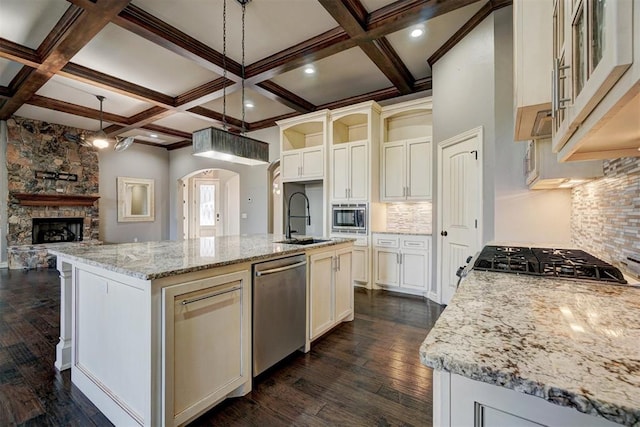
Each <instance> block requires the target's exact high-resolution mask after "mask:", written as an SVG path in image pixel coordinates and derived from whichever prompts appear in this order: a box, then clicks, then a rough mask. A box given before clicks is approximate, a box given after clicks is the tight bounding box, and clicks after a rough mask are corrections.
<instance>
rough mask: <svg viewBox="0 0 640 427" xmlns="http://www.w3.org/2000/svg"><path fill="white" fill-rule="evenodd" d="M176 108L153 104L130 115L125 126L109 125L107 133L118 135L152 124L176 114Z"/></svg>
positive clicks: (108, 134)
mask: <svg viewBox="0 0 640 427" xmlns="http://www.w3.org/2000/svg"><path fill="white" fill-rule="evenodd" d="M174 113H175V111H174V110H167V109H166V108H163V107H159V106H157V105H156V106H153V107H151V108H149V109H146V110H144V111H142V112H140V113H138V114H136V115H133V116H131V117H129V119H128V120H127V124H126V125H124V126H118V128H116V127H112V126H109V128H110V129H109V130H108V131H107V129H105V130H104V131H105V133H106V134H107V136H116V135H118V134H121V133H124V132H128V131H130V130H132V129H138V128H141V127H143V126H145V125H148V124H151V123H153V122H155V121H157V120H160V119H163V118H165V117H167V116H170V115H172V114H174Z"/></svg>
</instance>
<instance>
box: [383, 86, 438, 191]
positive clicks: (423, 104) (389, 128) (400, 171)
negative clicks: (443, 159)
mask: <svg viewBox="0 0 640 427" xmlns="http://www.w3.org/2000/svg"><path fill="white" fill-rule="evenodd" d="M380 117H381V119H380V134H381V138H382V142H381V144H380V152H381V155H380V201H383V202H400V201H424V200H431V195H432V188H431V187H432V185H431V170H432V151H433V145H432V140H431V134H432V104H431V98H423V99H418V100H414V101H407V102H402V103H398V104H394V105H389V106H386V107H383V108H382V113H381V116H380Z"/></svg>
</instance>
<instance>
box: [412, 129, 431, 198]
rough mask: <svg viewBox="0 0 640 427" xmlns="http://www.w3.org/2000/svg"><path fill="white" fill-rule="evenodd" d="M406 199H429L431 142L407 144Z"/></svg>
mask: <svg viewBox="0 0 640 427" xmlns="http://www.w3.org/2000/svg"><path fill="white" fill-rule="evenodd" d="M407 199H408V200H428V199H431V140H430V139H428V140H425V141H414V142H407Z"/></svg>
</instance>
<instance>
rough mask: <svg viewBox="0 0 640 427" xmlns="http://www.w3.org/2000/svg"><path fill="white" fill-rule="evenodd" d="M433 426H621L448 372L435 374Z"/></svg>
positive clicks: (534, 397) (537, 398)
mask: <svg viewBox="0 0 640 427" xmlns="http://www.w3.org/2000/svg"><path fill="white" fill-rule="evenodd" d="M433 391H434V399H433V400H434V408H433V425H437V426H442V427H445V426H446V427H449V426H450V427H454V426H479V427H498V426H509V427H539V426H551V427H561V426H563V427H564V426H590V427H613V426H618V425H619V424H616V423H613V422H611V421H608V420H606V419H604V418H602V417H597V416H594V415H588V414H584V413H581V412H578V411H576V410H575V409H574V408H571V407H566V406H560V405H556V404H553V403H551V402H548V401H546V400H544V399H541V398H539V397H537V396H532V395H529V394H524V393H520V392H518V391H515V390H511V389H508V388H505V387H500V386H497V385H494V384H489V383H484V382H481V381H474V380H471V379H469V378H466V377H463V376H461V375H457V374H451V373H449V372H444V371H439V370H435V371H434V372H433Z"/></svg>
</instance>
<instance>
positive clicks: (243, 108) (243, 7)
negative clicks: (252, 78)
mask: <svg viewBox="0 0 640 427" xmlns="http://www.w3.org/2000/svg"><path fill="white" fill-rule="evenodd" d="M246 8H247V3H246V2H242V76H241V77H242V135H244V134H246V133H247V129H246V126H245V120H244V114H245V111H244V110H245V105H244V16H245V9H246Z"/></svg>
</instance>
